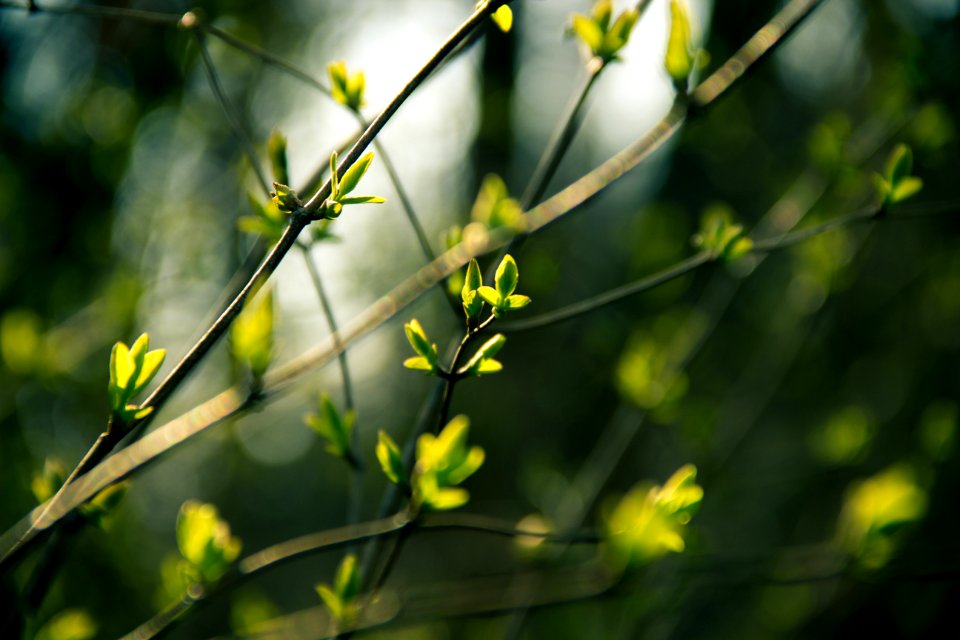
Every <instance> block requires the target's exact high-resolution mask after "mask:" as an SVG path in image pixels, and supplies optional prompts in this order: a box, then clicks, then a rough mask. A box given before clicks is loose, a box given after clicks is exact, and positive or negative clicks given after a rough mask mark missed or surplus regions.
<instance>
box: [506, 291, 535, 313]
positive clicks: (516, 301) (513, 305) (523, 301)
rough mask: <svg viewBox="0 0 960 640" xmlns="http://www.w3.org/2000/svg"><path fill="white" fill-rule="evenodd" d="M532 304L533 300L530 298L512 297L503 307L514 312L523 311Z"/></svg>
mask: <svg viewBox="0 0 960 640" xmlns="http://www.w3.org/2000/svg"><path fill="white" fill-rule="evenodd" d="M530 302H531V300H530V297H529V296H522V295H512V296H510V297H509V298H507V299H506V300H505V301H504V305H503V306H504V307H506V308H507V309H510V310H511V311H512V310H515V309H523V308H524V307H525V306H527V305H528V304H530Z"/></svg>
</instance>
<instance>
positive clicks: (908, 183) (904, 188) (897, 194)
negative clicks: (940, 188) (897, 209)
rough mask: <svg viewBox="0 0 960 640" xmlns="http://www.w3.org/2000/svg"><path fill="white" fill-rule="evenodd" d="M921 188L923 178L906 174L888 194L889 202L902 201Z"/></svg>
mask: <svg viewBox="0 0 960 640" xmlns="http://www.w3.org/2000/svg"><path fill="white" fill-rule="evenodd" d="M921 189H923V180H921V179H920V178H917V177H916V176H907V177H905V178H903V179H902V180H900V182H898V183H897V186H896V187H894V188H893V192H892V193H891V194H890V204H896V203H898V202H903V201H904V200H906V199H907V198H909V197H911V196H914V195H916V194H918V193H919V192H920V190H921Z"/></svg>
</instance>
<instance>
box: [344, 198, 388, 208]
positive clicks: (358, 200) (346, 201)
mask: <svg viewBox="0 0 960 640" xmlns="http://www.w3.org/2000/svg"><path fill="white" fill-rule="evenodd" d="M339 202H340V204H342V205H344V206H346V205H349V204H383V203H384V202H386V200H384V199H383V198H381V197H380V196H354V197H352V198H340V201H339Z"/></svg>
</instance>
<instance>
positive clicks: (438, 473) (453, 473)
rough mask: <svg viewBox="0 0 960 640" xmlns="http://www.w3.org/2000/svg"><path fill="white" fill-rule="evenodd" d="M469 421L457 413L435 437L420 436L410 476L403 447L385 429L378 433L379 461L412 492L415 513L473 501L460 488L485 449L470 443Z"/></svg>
mask: <svg viewBox="0 0 960 640" xmlns="http://www.w3.org/2000/svg"><path fill="white" fill-rule="evenodd" d="M469 431H470V420H469V419H468V418H467V417H466V416H463V415H460V416H456V417H455V418H453V420H451V421H450V422H449V423H447V425H446V426H445V427H444V428H443V430H442V431H441V432H440V433H439V434H438V435H436V436H434V435H433V434H431V433H424V434H422V435H421V436H420V437H419V438H418V439H417V459H416V464H415V465H414V468H413V473H412V474H411V475H410V477H409V479H407V474H406V470H405V468H404V465H403V458H402V456H401V454H400V448H399V447H398V446H397V444H396V442H394V441H393V439H392V438H391V437H390V436H389V435H388V434H387V433H386V432H384V431H381V432H380V433H379V442H378V444H377V460H378V461H379V462H380V467H381V468H382V469H383V472H384V474H385V475H386V476H387V478H389V479H390V481H391V482H393V483H394V484H396V485H398V486H401V487H405V488H407V489H408V490H409V491H410V494H411V508H412V509H413V511H414V512H416V511H418V510H420V509H421V508H425V509H428V510H431V511H446V510H449V509H456V508H458V507H461V506H463V505H465V504H466V503H467V502H468V501H469V500H470V494H469V493H468V492H467V490H466V489H463V488H461V487H459V486H458V485H459V484H461V483H462V482H463V481H464V480H466V479H467V478H469V477H470V476H471V475H473V474H474V473H475V472H476V471H477V469H479V468H480V467H481V465H483V461H484V455H485V454H484V451H483V449H482V448H481V447H478V446H472V447H470V446H467V435H468V434H469Z"/></svg>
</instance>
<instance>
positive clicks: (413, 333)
mask: <svg viewBox="0 0 960 640" xmlns="http://www.w3.org/2000/svg"><path fill="white" fill-rule="evenodd" d="M403 330H404V332H405V333H406V334H407V341H408V342H409V343H410V346H411V347H413V350H414V351H416V352H417V353H418V354H420V355H421V356H422V357H423V358H424V359H425V360H426V361H427V362H428V363H429V364H430V365H431V366H436V364H437V348H436V346H434V345H432V344H430V339H429V338H427V334H426V332H425V331H424V330H423V327H422V326H420V322H419V321H417V319H416V318H414V319H412V320H411V321H410V322H408V323H407V324H405V325H403Z"/></svg>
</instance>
